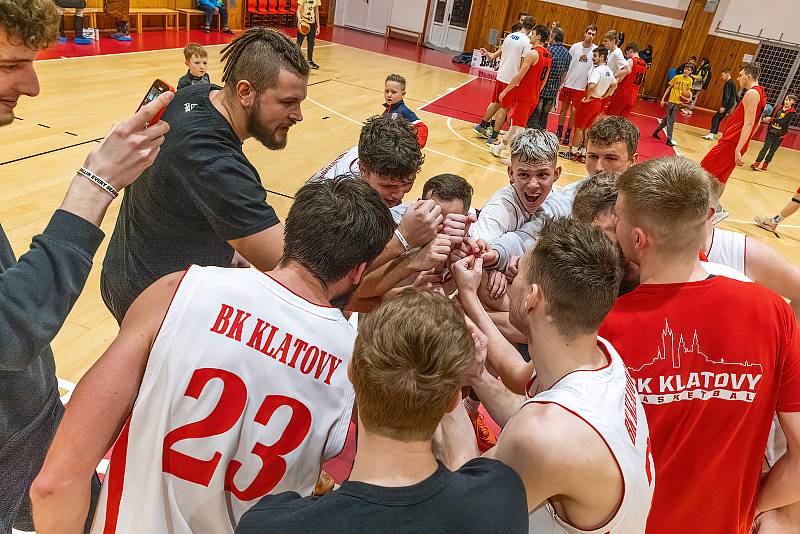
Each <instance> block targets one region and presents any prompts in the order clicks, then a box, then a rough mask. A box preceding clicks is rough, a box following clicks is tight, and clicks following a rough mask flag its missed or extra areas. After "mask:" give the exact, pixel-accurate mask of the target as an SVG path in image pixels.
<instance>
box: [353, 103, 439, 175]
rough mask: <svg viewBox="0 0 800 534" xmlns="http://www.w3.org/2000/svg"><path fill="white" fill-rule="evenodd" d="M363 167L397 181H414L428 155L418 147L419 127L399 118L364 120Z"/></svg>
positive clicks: (360, 156) (361, 139) (360, 145)
mask: <svg viewBox="0 0 800 534" xmlns="http://www.w3.org/2000/svg"><path fill="white" fill-rule="evenodd" d="M358 161H359V163H360V164H361V166H362V167H363V168H364V169H366V170H368V171H370V172H374V173H375V174H377V175H378V176H384V177H386V178H389V179H391V180H395V181H398V182H409V181H413V180H414V178H415V177H416V175H417V173H418V172H419V171H420V169H421V168H422V162H423V161H425V156H423V155H422V150H420V148H419V141H418V139H417V129H416V128H414V125H413V124H411V123H410V122H408V121H407V120H405V119H403V118H402V117H398V118H396V119H393V118H392V117H391V116H390V115H376V116H374V117H370V118H369V119H367V120H366V122H364V126H363V128H361V136H360V137H359V139H358Z"/></svg>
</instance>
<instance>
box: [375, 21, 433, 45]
mask: <svg viewBox="0 0 800 534" xmlns="http://www.w3.org/2000/svg"><path fill="white" fill-rule="evenodd" d="M392 32H397V33H399V34H400V35H405V36H408V37H414V40H415V41H416V43H417V46H418V47H419V46H422V41H423V40H424V39H425V35H423V33H422V32H415V31H414V30H406V29H404V28H398V27H397V26H386V37H385V38H386V39H389V38H390V37H391V36H392Z"/></svg>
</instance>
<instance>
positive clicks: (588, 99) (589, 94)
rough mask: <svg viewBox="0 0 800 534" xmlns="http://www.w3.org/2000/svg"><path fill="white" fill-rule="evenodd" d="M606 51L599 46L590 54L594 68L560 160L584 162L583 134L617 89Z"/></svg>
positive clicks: (590, 72) (590, 73)
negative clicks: (607, 61) (568, 143)
mask: <svg viewBox="0 0 800 534" xmlns="http://www.w3.org/2000/svg"><path fill="white" fill-rule="evenodd" d="M607 59H608V50H606V49H605V48H604V47H602V46H600V47H598V48H595V49H594V51H593V52H592V63H594V68H593V69H592V70H591V71H589V79H588V80H587V85H586V94H585V95H584V96H583V98H582V99H581V101H580V106H578V109H577V111H576V112H575V135H574V136H573V138H572V144H571V145H570V147H569V150H567V151H566V152H561V153H560V154H559V155H560V156H561V157H562V158H567V159H571V160H573V161H578V162H580V163H585V162H586V151H585V148H584V146H583V141H584V139H583V134H584V132H585V131H586V130H587V129H588V128H591V127H592V124H594V121H595V120H596V119H597V117H598V116H599V115H600V113H601V112H602V105H603V101H604V100H605V99H606V98H608V97H609V96H611V95H612V94H614V91H615V90H616V88H617V80H616V78H614V74H613V73H612V71H611V69H610V68H609V67H608V66H607V65H606V60H607Z"/></svg>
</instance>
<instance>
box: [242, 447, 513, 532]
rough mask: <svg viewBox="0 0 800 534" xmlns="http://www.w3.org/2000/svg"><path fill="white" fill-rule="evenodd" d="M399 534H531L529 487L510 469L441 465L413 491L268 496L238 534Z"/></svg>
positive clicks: (484, 462)
mask: <svg viewBox="0 0 800 534" xmlns="http://www.w3.org/2000/svg"><path fill="white" fill-rule="evenodd" d="M273 532H280V533H281V534H293V533H297V534H307V533H309V532H323V533H325V534H343V533H355V532H357V533H359V534H372V533H375V534H378V533H380V534H385V533H387V532H391V533H392V534H403V533H420V532H425V533H437V534H440V533H441V534H445V533H453V534H464V533H476V534H478V533H484V532H486V533H490V532H491V533H495V532H502V533H503V534H514V533H519V534H524V533H527V532H528V504H527V500H526V496H525V487H524V486H523V485H522V480H520V478H519V476H517V474H516V473H515V472H514V471H513V470H512V469H511V468H510V467H508V466H507V465H505V464H503V463H501V462H499V461H497V460H490V459H488V458H476V459H474V460H471V461H469V462H467V463H466V464H464V466H463V467H462V468H461V469H459V470H458V471H456V472H452V471H450V470H448V469H447V468H445V467H444V466H443V465H441V464H439V469H438V470H437V471H436V472H435V473H434V474H433V475H431V476H430V477H428V478H427V479H425V480H423V481H422V482H420V483H418V484H415V485H413V486H406V487H401V488H386V487H382V486H374V485H372V484H366V483H364V482H349V481H347V482H344V483H343V484H342V487H341V488H339V489H337V490H335V491H332V492H331V493H328V494H327V495H325V496H323V497H305V498H301V497H300V496H299V495H298V494H297V493H295V492H293V491H288V492H285V493H280V494H278V495H267V496H266V497H264V498H263V499H261V500H260V501H258V503H257V504H256V505H255V506H254V507H253V508H251V509H250V510H249V511H247V512H246V513H245V514H244V515H243V516H242V519H241V521H240V522H239V526H238V527H237V528H236V534H257V533H273Z"/></svg>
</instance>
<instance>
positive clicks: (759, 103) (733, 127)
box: [700, 64, 767, 224]
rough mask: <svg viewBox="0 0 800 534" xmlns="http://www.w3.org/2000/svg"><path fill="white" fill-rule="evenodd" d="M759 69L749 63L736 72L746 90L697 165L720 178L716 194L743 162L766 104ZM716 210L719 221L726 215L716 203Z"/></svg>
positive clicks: (715, 220) (723, 187) (715, 217)
mask: <svg viewBox="0 0 800 534" xmlns="http://www.w3.org/2000/svg"><path fill="white" fill-rule="evenodd" d="M759 74H761V69H760V68H759V67H758V65H754V64H750V65H746V66H744V67H742V69H741V70H740V71H739V77H738V79H737V81H738V82H739V87H741V88H742V89H744V90H745V91H746V92H745V94H744V96H743V97H742V101H741V102H739V105H738V106H736V109H734V110H733V113H731V116H730V117H728V120H727V122H726V126H725V131H723V132H722V138H721V139H720V140H719V142H718V143H717V144H716V145H715V146H714V148H712V149H711V150H709V152H708V154H706V157H704V158H703V160H702V161H701V162H700V165H701V166H702V167H703V168H704V169H705V170H707V171H708V172H709V173H711V176H713V177H714V178H716V179H717V180H719V182H720V184H721V185H720V188H719V195H720V196H722V192H723V191H724V190H725V184H727V182H728V178H730V176H731V173H733V170H734V169H735V168H736V166H737V165H744V159H743V158H744V154H745V152H747V147H748V146H750V138H751V137H753V134H754V133H755V132H756V129H757V128H758V125H759V121H758V117H760V116H761V112H762V111H763V110H764V106H765V105H766V104H767V97H766V94H765V93H764V88H763V87H761V86H760V85H758V76H759ZM716 208H717V213H716V215H715V216H714V223H715V224H716V223H718V222H719V221H721V220H722V219H724V218H725V217H727V216H728V212H727V211H725V209H724V208H723V207H722V204H720V203H719V202H718V203H717V206H716Z"/></svg>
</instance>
